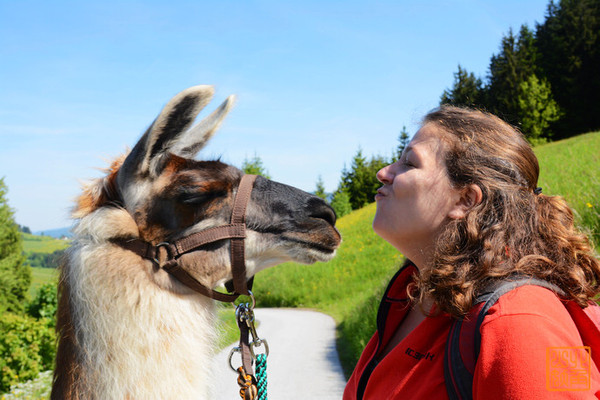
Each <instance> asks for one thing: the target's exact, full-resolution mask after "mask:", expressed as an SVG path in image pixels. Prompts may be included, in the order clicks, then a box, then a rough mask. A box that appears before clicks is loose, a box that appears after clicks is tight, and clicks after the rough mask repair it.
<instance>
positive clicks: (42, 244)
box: [22, 233, 69, 254]
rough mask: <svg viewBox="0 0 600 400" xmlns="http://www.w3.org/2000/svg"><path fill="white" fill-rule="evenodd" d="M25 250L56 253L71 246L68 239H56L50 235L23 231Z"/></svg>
mask: <svg viewBox="0 0 600 400" xmlns="http://www.w3.org/2000/svg"><path fill="white" fill-rule="evenodd" d="M22 235H23V251H24V252H25V254H31V253H54V252H55V251H56V250H64V249H66V248H67V247H69V241H68V240H61V239H55V238H53V237H50V236H37V235H30V234H28V233H23V234H22Z"/></svg>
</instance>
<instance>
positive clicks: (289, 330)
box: [215, 308, 346, 400]
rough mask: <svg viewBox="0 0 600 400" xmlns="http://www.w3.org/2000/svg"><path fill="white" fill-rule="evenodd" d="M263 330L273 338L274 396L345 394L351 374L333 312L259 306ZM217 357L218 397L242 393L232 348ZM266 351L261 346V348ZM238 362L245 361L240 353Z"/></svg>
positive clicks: (322, 399) (279, 399) (283, 399)
mask: <svg viewBox="0 0 600 400" xmlns="http://www.w3.org/2000/svg"><path fill="white" fill-rule="evenodd" d="M254 315H255V316H256V319H257V320H258V321H259V323H260V325H259V326H258V328H257V331H258V335H259V336H260V337H261V338H264V339H266V340H267V342H268V344H269V349H270V353H269V357H268V359H267V382H268V384H267V387H268V391H267V392H268V398H269V400H294V399H318V400H330V399H331V400H334V399H335V400H339V399H341V398H342V393H343V391H344V386H345V384H346V380H345V379H344V375H343V372H342V367H341V365H340V361H339V358H338V355H337V351H336V348H335V322H334V320H333V318H331V317H330V316H328V315H325V314H322V313H319V312H316V311H307V310H297V309H290V308H257V309H255V310H254ZM232 347H234V345H231V346H229V347H227V348H226V349H225V350H223V351H222V352H220V353H219V354H218V355H217V356H216V357H215V368H216V377H215V378H216V381H217V382H216V391H215V393H216V394H217V395H216V397H215V398H216V399H223V400H229V399H231V400H234V399H239V398H240V397H239V394H238V389H239V386H238V385H237V383H236V377H237V374H236V373H234V372H233V371H232V370H231V368H230V367H229V364H228V357H229V352H230V350H231V348H232ZM259 349H260V350H261V352H262V348H259ZM233 360H234V362H233V365H234V366H236V367H237V366H238V365H239V364H241V361H240V356H239V353H238V354H236V355H234V358H233Z"/></svg>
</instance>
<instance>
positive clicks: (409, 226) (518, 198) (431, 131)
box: [344, 106, 600, 399]
mask: <svg viewBox="0 0 600 400" xmlns="http://www.w3.org/2000/svg"><path fill="white" fill-rule="evenodd" d="M538 174H539V166H538V162H537V159H536V157H535V155H534V153H533V151H532V149H531V147H530V146H529V144H528V143H527V141H526V140H525V139H524V138H523V136H522V135H521V133H520V132H518V131H517V130H515V129H514V128H513V127H511V126H510V125H508V124H506V123H505V122H503V121H502V120H500V119H499V118H497V117H495V116H493V115H491V114H487V113H483V112H480V111H475V110H469V109H463V108H457V107H451V106H443V107H441V108H440V109H437V110H434V111H433V112H431V113H429V114H428V115H427V116H426V117H425V118H424V121H423V125H422V127H421V129H420V130H419V131H418V132H417V133H416V134H415V136H414V138H413V139H412V141H411V142H410V143H409V145H408V146H407V147H406V149H405V150H404V152H403V154H402V157H401V159H400V160H399V161H398V162H396V163H394V164H391V165H388V166H387V167H385V168H383V169H381V170H380V171H379V172H378V173H377V178H378V179H379V181H380V182H381V183H382V184H383V186H382V187H381V188H380V189H379V190H378V192H377V195H376V197H375V199H376V201H377V213H376V215H375V219H374V221H373V229H374V230H375V232H376V233H377V234H378V235H379V236H381V237H382V238H383V239H385V240H386V241H388V242H389V243H391V244H392V245H393V246H394V247H396V248H397V249H398V250H399V251H400V252H401V253H402V254H404V255H405V256H406V257H407V259H409V260H410V261H407V263H406V264H405V266H404V267H403V268H402V269H401V270H400V271H399V272H398V273H397V274H396V276H395V277H394V278H393V279H392V281H391V282H390V285H389V286H388V290H387V291H386V294H385V295H384V298H383V300H382V302H381V305H380V309H379V313H378V317H377V325H378V331H377V332H376V333H375V335H374V336H373V338H372V339H371V341H370V342H369V343H368V344H367V346H366V348H365V350H364V351H363V354H362V356H361V358H360V360H359V362H358V364H357V365H356V368H355V370H354V373H353V374H352V376H351V378H350V380H349V381H348V384H347V386H346V390H345V392H344V399H356V398H358V399H436V398H440V399H445V398H448V394H447V392H446V386H445V381H444V370H443V359H444V349H445V345H446V338H447V336H448V332H449V328H450V325H451V324H452V321H453V319H457V318H463V317H464V316H465V315H467V314H468V312H469V310H470V309H471V308H472V306H473V301H474V298H475V296H476V295H477V294H478V293H479V292H480V291H481V290H482V289H484V288H485V287H486V286H488V285H489V284H490V282H493V281H495V280H501V279H504V278H507V277H509V276H510V275H514V274H515V273H518V274H521V275H526V276H532V277H537V278H540V279H543V280H545V281H548V282H550V283H552V284H555V285H557V286H558V287H559V288H561V289H562V290H563V291H564V292H565V293H566V296H567V297H568V298H569V299H572V300H574V301H576V302H577V303H578V304H579V305H581V306H582V307H584V306H585V305H586V304H587V302H588V301H589V300H590V299H593V298H594V297H595V296H597V295H598V293H600V287H599V282H600V264H599V262H598V260H597V259H595V258H594V255H593V251H592V249H591V248H590V245H589V244H588V241H587V239H586V237H585V236H584V235H582V234H581V233H580V232H578V231H577V230H576V228H574V227H573V214H572V212H571V210H570V209H569V207H568V206H567V205H566V203H565V202H564V200H562V199H561V198H559V197H552V196H546V195H544V194H541V192H540V189H539V188H538V187H537V180H538ZM480 331H481V335H482V336H481V337H482V338H481V351H480V353H479V357H478V359H477V364H476V367H475V372H474V380H473V396H474V398H480V399H481V398H485V399H493V398H502V399H506V398H511V399H523V398H531V399H547V398H554V397H556V398H565V397H569V396H572V397H574V398H589V397H590V396H591V397H592V398H593V397H594V394H596V395H597V396H599V397H600V374H599V372H598V370H597V368H596V367H595V366H594V365H593V364H592V365H591V371H590V374H591V384H590V386H591V388H590V390H589V391H585V392H568V391H566V392H565V391H562V392H552V391H548V390H547V389H546V373H547V371H546V366H547V365H546V351H547V349H548V348H550V347H568V348H572V347H577V346H582V341H581V339H580V336H579V333H578V330H577V327H576V326H575V324H574V322H573V320H572V318H571V317H570V315H569V313H568V312H567V311H566V309H565V307H564V306H563V305H562V303H561V301H560V300H559V298H558V297H557V296H556V295H555V293H553V292H552V291H550V290H548V289H545V288H542V287H539V286H531V285H527V286H522V287H520V288H517V289H515V290H513V291H511V292H510V293H509V294H506V295H504V296H503V297H501V298H500V300H499V301H498V302H497V303H496V304H495V305H494V306H493V307H492V308H491V309H490V311H489V312H488V314H487V316H486V318H485V320H484V322H483V324H482V326H481V330H480Z"/></svg>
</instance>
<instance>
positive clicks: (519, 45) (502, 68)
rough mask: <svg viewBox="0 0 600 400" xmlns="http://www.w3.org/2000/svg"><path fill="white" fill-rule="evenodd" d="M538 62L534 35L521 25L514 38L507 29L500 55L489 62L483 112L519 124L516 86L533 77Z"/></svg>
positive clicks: (517, 87)
mask: <svg viewBox="0 0 600 400" xmlns="http://www.w3.org/2000/svg"><path fill="white" fill-rule="evenodd" d="M537 58H538V52H537V50H536V47H535V40H534V36H533V32H532V31H531V30H530V29H529V28H528V27H527V26H526V25H523V26H521V29H520V31H519V34H518V36H515V35H514V34H513V32H512V30H511V29H509V31H508V35H507V36H504V37H503V38H502V42H501V45H500V52H499V53H498V54H496V55H493V56H492V59H491V61H490V67H489V75H488V85H487V86H486V89H485V96H486V99H485V101H484V103H485V105H486V108H488V109H489V110H490V111H492V112H493V113H495V114H498V115H500V116H501V117H503V118H504V119H506V120H507V121H508V122H510V123H513V124H518V122H519V104H518V100H517V99H518V95H519V85H520V84H521V83H522V82H524V81H525V80H527V78H528V77H529V76H531V75H532V74H534V73H536V71H537V70H536V68H537V67H536V60H537Z"/></svg>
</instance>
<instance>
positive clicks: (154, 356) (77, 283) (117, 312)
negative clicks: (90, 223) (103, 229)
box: [53, 239, 215, 399]
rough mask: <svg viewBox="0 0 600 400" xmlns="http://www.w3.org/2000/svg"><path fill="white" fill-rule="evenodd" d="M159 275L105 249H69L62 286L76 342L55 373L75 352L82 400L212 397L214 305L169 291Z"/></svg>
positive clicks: (90, 243)
mask: <svg viewBox="0 0 600 400" xmlns="http://www.w3.org/2000/svg"><path fill="white" fill-rule="evenodd" d="M152 268H153V266H152V264H151V263H150V262H148V261H144V260H141V259H140V258H139V256H136V255H135V254H133V253H131V252H128V251H126V250H122V249H120V248H118V247H116V246H114V245H111V244H108V243H106V242H103V243H98V242H97V241H95V240H89V239H85V240H79V241H76V242H75V243H74V245H73V246H72V248H71V249H70V252H69V259H68V263H67V264H66V266H65V267H64V268H63V271H62V282H63V285H65V287H66V289H67V290H66V293H68V296H69V297H68V300H69V307H68V308H69V314H70V321H68V322H67V323H68V324H70V325H71V326H70V327H61V328H62V330H63V331H65V328H66V330H69V329H72V333H73V334H72V335H61V339H60V340H61V341H63V340H66V341H71V342H72V343H69V344H68V345H67V344H65V343H60V344H59V354H58V355H57V360H58V361H57V366H56V369H57V371H60V370H61V368H63V367H64V366H62V365H60V364H59V363H60V362H61V360H63V359H64V358H65V357H64V355H61V354H60V352H61V348H63V349H67V348H69V347H71V348H72V349H73V351H74V352H75V353H76V354H75V357H74V360H73V362H74V363H75V364H76V368H71V370H72V371H78V375H79V376H78V379H76V380H75V381H74V382H73V384H75V385H76V386H77V387H76V388H75V389H74V393H78V396H76V397H79V398H86V399H88V398H89V399H96V398H98V399H99V398H103V399H104V398H106V399H124V398H135V399H164V398H207V397H208V391H209V387H208V386H209V385H208V382H210V380H211V379H210V373H209V372H210V364H211V360H212V347H213V346H212V344H213V343H214V339H215V333H214V328H213V327H214V310H215V306H214V303H213V302H212V300H210V299H207V298H204V297H202V296H199V295H195V294H174V293H173V292H170V291H168V290H164V289H163V288H161V287H159V286H158V285H157V284H156V283H155V281H154V280H153V277H152V274H153V273H155V271H153V269H152ZM59 312H60V311H59ZM62 373H65V372H64V371H63V372H62ZM66 373H68V372H66ZM53 397H54V394H53Z"/></svg>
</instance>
